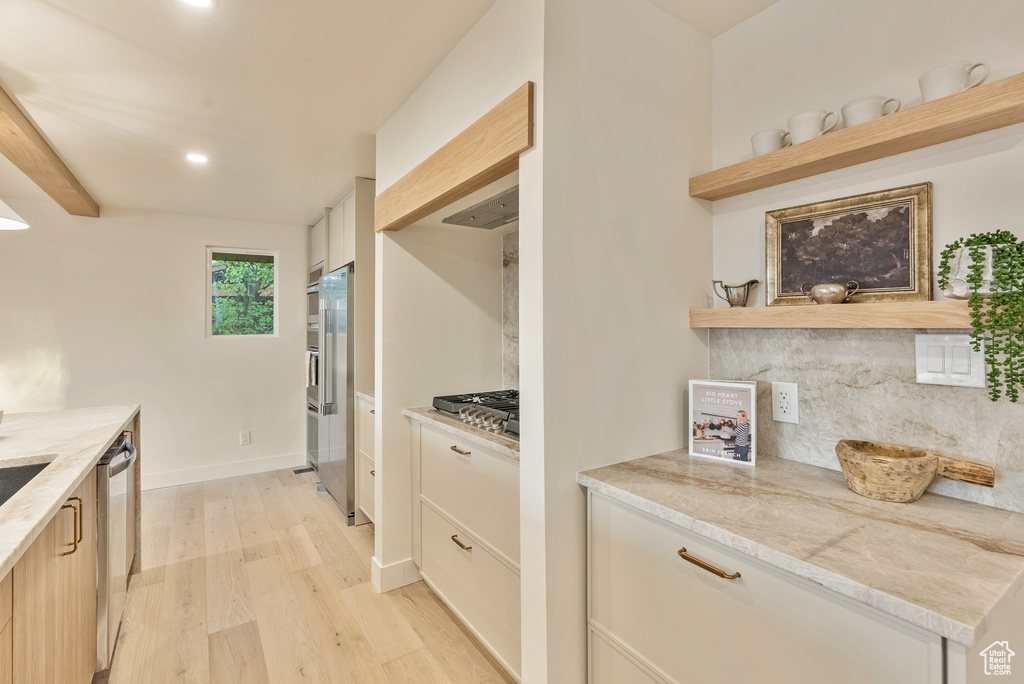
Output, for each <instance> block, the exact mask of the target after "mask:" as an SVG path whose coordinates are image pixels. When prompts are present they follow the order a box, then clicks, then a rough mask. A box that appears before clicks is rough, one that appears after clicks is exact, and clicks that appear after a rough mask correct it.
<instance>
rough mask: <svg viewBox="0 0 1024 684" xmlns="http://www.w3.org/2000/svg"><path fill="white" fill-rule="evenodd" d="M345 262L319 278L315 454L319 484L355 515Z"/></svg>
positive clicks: (349, 516)
mask: <svg viewBox="0 0 1024 684" xmlns="http://www.w3.org/2000/svg"><path fill="white" fill-rule="evenodd" d="M354 270H355V265H354V263H349V264H346V265H345V266H342V267H341V268H339V269H336V270H334V271H331V272H330V273H328V274H327V275H325V276H323V277H322V278H320V354H319V364H318V366H319V368H318V372H317V376H318V377H317V379H318V382H319V387H320V392H319V393H320V397H319V398H320V411H319V414H320V415H319V419H318V422H319V425H318V426H317V437H318V439H317V454H318V461H319V473H320V481H321V482H323V484H324V487H325V488H326V490H327V492H328V493H329V494H330V495H331V496H332V497H333V498H334V500H335V501H336V502H337V503H338V505H339V506H340V507H341V510H342V511H344V512H345V520H346V522H347V523H348V524H349V525H353V524H355V517H356V513H355V510H356V502H355V500H356V493H355V487H356V476H355V468H356V465H355V464H356V460H355V455H356V454H355V387H354V383H353V379H352V376H353V354H352V346H353V339H354V338H353V336H352V335H351V332H352V330H353V326H352V319H353V315H354V307H353V300H352V273H353V272H354Z"/></svg>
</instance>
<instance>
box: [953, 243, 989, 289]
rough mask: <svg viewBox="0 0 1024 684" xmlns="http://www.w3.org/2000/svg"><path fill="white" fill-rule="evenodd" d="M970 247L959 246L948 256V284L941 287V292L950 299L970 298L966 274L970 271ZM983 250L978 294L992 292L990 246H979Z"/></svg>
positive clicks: (969, 287) (969, 286)
mask: <svg viewBox="0 0 1024 684" xmlns="http://www.w3.org/2000/svg"><path fill="white" fill-rule="evenodd" d="M971 249H972V248H971V247H960V248H959V249H957V250H956V251H955V252H953V256H951V257H950V258H949V285H948V286H946V287H944V288H943V289H942V294H944V295H946V296H947V297H949V298H950V299H970V297H971V284H970V283H969V282H967V276H968V275H969V274H970V272H971ZM981 249H982V250H984V252H985V266H984V268H983V270H982V273H981V287H979V288H978V294H980V295H983V296H988V295H990V294H992V247H991V245H986V246H984V247H982V248H981Z"/></svg>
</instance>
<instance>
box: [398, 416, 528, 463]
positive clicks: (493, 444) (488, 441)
mask: <svg viewBox="0 0 1024 684" xmlns="http://www.w3.org/2000/svg"><path fill="white" fill-rule="evenodd" d="M402 414H403V415H404V416H406V417H407V418H411V419H413V420H418V421H420V422H421V423H426V424H427V425H430V426H432V427H435V428H437V429H438V430H441V431H442V432H447V433H448V434H450V435H453V436H455V437H458V438H460V439H464V440H466V441H467V442H472V443H473V444H476V445H477V446H482V447H484V448H485V449H490V450H491V451H494V452H496V453H498V454H501V455H502V456H504V457H505V458H510V459H512V460H513V461H518V460H519V440H517V439H512V438H511V437H506V436H504V435H498V434H495V433H493V432H489V431H487V430H481V429H480V428H475V427H473V426H472V425H466V424H465V423H463V422H462V421H461V420H459V419H458V418H453V417H452V416H449V415H448V414H447V413H442V412H441V411H438V410H437V409H435V408H434V407H433V406H423V407H420V408H411V409H405V410H404V411H402Z"/></svg>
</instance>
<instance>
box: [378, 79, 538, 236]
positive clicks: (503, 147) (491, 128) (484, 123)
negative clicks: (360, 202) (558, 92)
mask: <svg viewBox="0 0 1024 684" xmlns="http://www.w3.org/2000/svg"><path fill="white" fill-rule="evenodd" d="M531 147H533V82H531V81H527V82H526V83H524V84H523V85H522V86H520V87H519V89H518V90H516V91H515V92H514V93H512V94H511V95H509V96H508V97H507V98H505V99H504V100H502V101H501V102H500V103H498V104H497V105H496V106H495V107H494V109H492V110H491V111H489V112H487V113H486V114H484V115H483V116H482V117H480V118H479V119H477V120H476V121H475V122H473V123H472V124H470V126H469V128H467V129H466V130H464V131H462V132H461V133H459V134H458V135H457V136H455V137H454V138H453V139H452V140H450V141H448V142H447V143H446V144H445V145H444V146H443V147H442V148H441V149H439V150H438V151H437V152H434V154H432V155H430V156H429V157H427V158H426V159H425V160H424V161H423V162H421V163H420V165H419V166H417V167H416V168H415V169H413V170H412V171H410V172H409V173H407V174H405V175H404V176H402V177H401V178H399V179H398V180H397V181H395V182H394V183H393V184H392V185H391V186H390V187H389V188H387V189H386V190H384V191H383V192H382V193H380V194H379V195H377V199H376V202H375V204H374V208H373V212H374V216H373V219H374V230H376V231H377V232H378V233H379V232H381V231H383V230H401V229H402V228H405V227H406V226H409V225H412V224H413V223H415V222H416V221H419V220H420V219H422V218H425V217H427V216H430V215H431V214H433V213H434V212H435V211H437V210H438V209H443V208H444V207H446V206H448V205H449V204H451V203H452V202H455V201H457V200H460V199H462V198H463V197H465V196H466V195H469V194H470V193H473V192H476V191H477V190H479V189H480V188H483V187H486V186H488V185H490V184H491V183H493V182H494V181H496V180H498V179H500V178H504V177H505V176H507V175H508V174H510V173H512V172H513V171H515V170H517V169H518V168H519V155H520V154H522V153H523V152H525V151H526V150H528V149H530V148H531Z"/></svg>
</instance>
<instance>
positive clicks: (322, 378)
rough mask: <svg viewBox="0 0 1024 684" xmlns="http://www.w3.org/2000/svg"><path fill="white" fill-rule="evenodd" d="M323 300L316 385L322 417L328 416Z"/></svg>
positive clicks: (325, 328)
mask: <svg viewBox="0 0 1024 684" xmlns="http://www.w3.org/2000/svg"><path fill="white" fill-rule="evenodd" d="M322 302H323V300H321V308H320V330H319V331H318V344H319V345H320V354H319V356H318V358H317V362H316V375H317V378H316V381H317V382H316V384H317V395H318V396H317V399H318V404H319V408H318V410H319V413H320V415H321V416H326V415H327V410H326V408H327V364H328V359H327V345H326V344H325V343H326V341H327V334H326V331H327V311H328V310H327V309H325V308H323V305H322Z"/></svg>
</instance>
